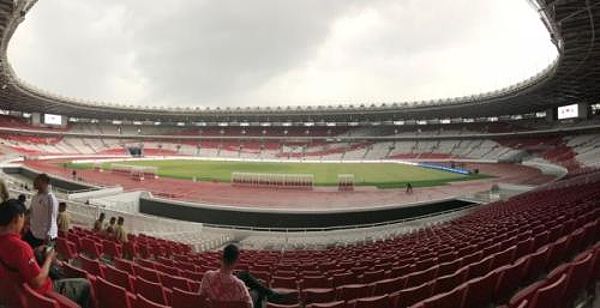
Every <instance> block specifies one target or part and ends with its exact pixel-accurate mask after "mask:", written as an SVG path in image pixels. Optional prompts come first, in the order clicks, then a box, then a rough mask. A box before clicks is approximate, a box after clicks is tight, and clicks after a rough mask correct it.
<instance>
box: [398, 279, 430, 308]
mask: <svg viewBox="0 0 600 308" xmlns="http://www.w3.org/2000/svg"><path fill="white" fill-rule="evenodd" d="M432 292H433V287H432V283H430V282H426V283H424V284H422V285H419V286H416V287H412V288H408V289H404V290H402V291H400V292H398V293H396V294H397V298H398V302H397V305H396V307H408V306H410V305H412V304H414V303H418V302H420V301H422V300H424V299H426V298H428V297H430V296H431V295H432Z"/></svg>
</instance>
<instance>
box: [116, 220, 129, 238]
mask: <svg viewBox="0 0 600 308" xmlns="http://www.w3.org/2000/svg"><path fill="white" fill-rule="evenodd" d="M124 223H125V219H124V218H123V217H122V216H119V218H118V219H117V226H116V227H115V239H116V240H117V241H119V242H121V243H127V230H125V227H123V224H124Z"/></svg>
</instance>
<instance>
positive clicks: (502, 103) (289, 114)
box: [0, 0, 600, 122]
mask: <svg viewBox="0 0 600 308" xmlns="http://www.w3.org/2000/svg"><path fill="white" fill-rule="evenodd" d="M530 1H531V2H532V4H533V5H534V6H536V7H537V8H538V10H539V13H540V17H541V18H542V20H543V22H544V24H545V25H546V27H547V28H548V31H549V33H550V36H551V39H552V41H553V42H554V44H555V45H556V47H557V49H558V53H559V56H558V58H557V60H556V61H555V62H554V63H553V64H552V65H550V66H549V67H548V68H547V69H545V70H544V71H542V72H540V73H539V74H537V75H536V76H533V77H531V78H530V79H528V80H524V81H523V82H521V83H519V84H516V85H513V86H510V87H507V88H504V89H500V90H497V91H494V92H490V93H483V94H478V95H472V96H467V97H459V98H450V99H444V100H435V101H421V102H403V103H394V102H390V103H385V104H378V105H375V104H373V105H359V106H357V105H354V106H352V105H339V106H333V105H332V106H316V107H315V106H307V107H275V108H273V107H271V108H269V107H267V108H259V107H255V108H247V107H237V108H226V109H219V108H216V109H214V108H213V109H208V108H192V107H185V108H177V107H175V108H167V109H164V108H158V107H149V108H143V107H137V106H125V105H117V104H109V103H98V102H88V101H83V100H78V99H74V98H67V97H60V96H57V95H53V94H51V93H47V92H45V91H43V90H41V89H37V88H36V87H34V86H31V85H28V84H26V83H25V82H23V81H22V80H20V79H19V78H18V77H17V76H16V75H15V73H14V71H13V70H12V68H11V66H10V64H9V63H8V60H7V52H6V51H7V46H8V43H9V41H10V39H11V37H12V35H13V33H14V31H15V30H16V28H17V27H18V25H19V24H20V23H21V22H22V21H23V19H24V17H25V15H26V14H27V12H28V11H29V9H30V8H31V7H32V6H33V5H34V4H35V2H36V0H20V1H17V0H0V34H1V41H0V57H1V58H0V59H1V62H0V108H2V109H8V110H18V111H23V112H41V113H52V114H61V115H67V116H73V117H82V118H94V119H111V120H136V121H164V122H169V121H171V122H175V121H180V122H201V121H206V122H209V121H238V122H243V121H250V122H252V121H256V122H262V121H282V122H283V121H386V120H389V121H393V120H402V119H433V118H459V117H471V118H475V117H487V116H497V115H508V114H525V113H532V112H536V111H542V110H547V109H549V108H553V107H557V106H560V105H564V104H570V103H579V102H587V103H596V102H598V97H600V44H599V43H600V35H596V33H595V29H600V2H596V1H586V0H569V1H564V0H530Z"/></svg>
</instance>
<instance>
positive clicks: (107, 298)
mask: <svg viewBox="0 0 600 308" xmlns="http://www.w3.org/2000/svg"><path fill="white" fill-rule="evenodd" d="M96 295H97V300H98V305H99V306H100V307H124V308H132V307H133V303H134V301H135V296H134V295H132V294H131V293H128V292H127V290H125V288H122V287H119V286H117V285H115V284H112V283H110V282H108V281H106V280H104V279H102V278H101V277H98V279H97V281H96Z"/></svg>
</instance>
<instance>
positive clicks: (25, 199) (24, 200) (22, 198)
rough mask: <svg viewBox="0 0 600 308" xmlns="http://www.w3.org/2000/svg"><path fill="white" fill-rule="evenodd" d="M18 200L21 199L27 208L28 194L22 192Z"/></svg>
mask: <svg viewBox="0 0 600 308" xmlns="http://www.w3.org/2000/svg"><path fill="white" fill-rule="evenodd" d="M17 201H19V202H20V203H21V204H22V205H23V206H24V207H25V208H27V204H26V203H27V196H25V194H20V195H19V196H18V197H17Z"/></svg>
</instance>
